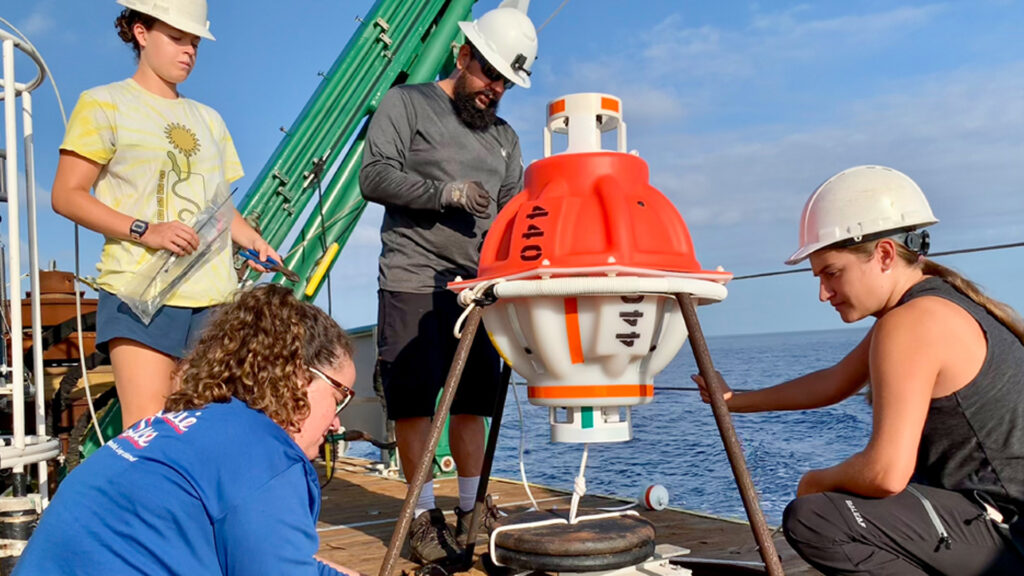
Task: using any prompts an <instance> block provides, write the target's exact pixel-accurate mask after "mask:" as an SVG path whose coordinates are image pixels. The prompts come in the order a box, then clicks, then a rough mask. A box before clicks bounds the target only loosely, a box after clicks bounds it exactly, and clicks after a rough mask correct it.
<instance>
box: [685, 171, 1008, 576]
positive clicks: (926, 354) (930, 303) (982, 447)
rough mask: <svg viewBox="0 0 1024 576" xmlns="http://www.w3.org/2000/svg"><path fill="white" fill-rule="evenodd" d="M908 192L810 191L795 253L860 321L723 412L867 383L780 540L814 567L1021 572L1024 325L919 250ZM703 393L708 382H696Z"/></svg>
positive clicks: (893, 176) (834, 398)
mask: <svg viewBox="0 0 1024 576" xmlns="http://www.w3.org/2000/svg"><path fill="white" fill-rule="evenodd" d="M936 222H937V220H936V218H935V217H934V216H933V215H932V211H931V208H930V207H929V205H928V201H927V199H926V198H925V196H924V194H923V193H922V192H921V189H920V188H919V187H918V186H917V184H915V183H914V182H913V180H911V179H910V178H908V177H907V176H906V175H904V174H902V173H900V172H898V171H896V170H893V169H891V168H885V167H882V166H858V167H855V168H850V169H848V170H844V171H842V172H840V173H838V174H836V175H835V176H833V177H832V178H829V179H828V180H827V181H826V182H825V183H824V184H822V185H821V186H820V187H818V189H817V190H815V191H814V193H813V194H812V195H811V197H810V198H809V199H808V201H807V203H806V205H805V206H804V210H803V214H802V216H801V222H800V247H799V249H798V250H797V251H796V252H795V253H794V254H793V255H792V256H791V257H790V258H789V259H788V260H787V261H786V263H787V264H797V263H799V262H802V261H803V260H804V259H808V258H809V259H810V264H811V269H812V271H813V273H814V276H815V277H817V278H818V280H819V283H820V287H819V299H820V300H821V301H822V302H828V303H829V304H830V305H831V306H832V307H833V308H835V310H836V312H837V313H838V314H839V316H840V317H841V318H842V319H843V321H844V322H847V323H852V322H856V321H858V320H862V319H864V318H867V317H868V316H871V317H874V318H875V323H874V326H873V327H872V328H871V330H870V331H869V332H868V334H867V335H866V336H865V337H864V339H863V340H862V341H861V342H860V344H858V345H857V346H856V347H855V348H854V349H853V350H852V351H851V352H850V353H849V354H847V355H846V357H845V358H843V359H842V360H841V361H840V362H839V363H837V364H836V365H834V366H832V367H830V368H826V369H823V370H819V371H817V372H813V373H810V374H807V375H804V376H801V377H799V378H796V379H794V380H791V381H789V382H785V383H782V384H779V385H776V386H773V387H770V388H765V389H762V390H757V391H752V392H745V393H742V394H740V393H733V392H732V391H731V390H729V389H728V388H727V387H726V388H725V390H726V392H725V394H724V398H725V400H726V404H727V405H728V407H729V409H730V411H733V412H761V411H768V410H806V409H810V408H818V407H822V406H829V405H832V404H835V403H837V402H840V401H842V400H844V399H846V398H848V397H850V396H851V395H853V394H854V393H856V392H857V391H859V390H860V389H861V388H863V387H864V386H865V385H867V384H868V383H869V382H870V384H871V399H872V405H873V406H872V408H873V425H872V431H871V438H870V440H869V441H868V444H867V446H865V447H864V449H863V450H861V451H860V452H858V453H856V454H854V455H853V456H851V457H849V458H847V459H846V460H844V461H843V462H840V463H839V464H836V465H835V466H832V467H830V468H825V469H821V470H810V471H808V472H807V473H805V474H804V476H803V477H802V478H801V480H800V484H799V486H798V487H797V498H796V499H795V500H794V501H793V502H791V503H790V504H789V506H788V507H787V508H786V512H785V514H784V517H783V527H784V529H785V534H786V539H787V540H788V541H789V543H790V544H791V545H792V546H793V548H794V549H796V551H797V552H798V553H799V554H800V555H801V556H802V557H803V558H804V559H805V560H807V562H808V563H810V564H811V565H812V566H814V567H815V568H817V569H818V570H821V571H822V572H823V573H825V574H864V575H869V574H870V575H881V574H887V575H888V574H950V575H957V576H969V575H973V574H1024V547H1022V544H1021V543H1022V542H1024V539H1021V538H1019V537H1015V536H1016V532H1017V530H1018V528H1019V527H1020V526H1021V523H1015V522H1016V521H1017V512H1018V510H1021V511H1024V403H1022V402H1020V398H1021V397H1022V396H1024V324H1022V322H1021V319H1020V316H1019V315H1017V313H1016V312H1014V311H1013V309H1012V308H1010V307H1009V306H1007V305H1005V304H1003V303H1000V302H997V301H995V300H992V299H991V298H988V297H987V296H985V295H984V294H983V293H982V292H981V291H980V290H979V289H978V288H977V286H975V285H974V284H973V283H971V282H970V281H969V280H967V279H965V278H963V277H962V276H960V275H959V274H958V273H956V272H954V271H953V270H950V269H948V268H945V267H943V266H941V265H939V264H936V263H935V262H933V261H931V260H928V259H927V258H925V254H926V253H927V251H928V244H929V240H928V232H927V231H926V230H922V228H924V227H926V226H929V225H931V224H934V223H936ZM694 379H695V380H696V381H697V383H698V384H699V385H700V387H701V395H702V397H703V398H704V400H705V401H708V400H709V398H708V392H707V389H706V387H705V386H704V382H703V380H701V378H700V377H699V376H695V377H694Z"/></svg>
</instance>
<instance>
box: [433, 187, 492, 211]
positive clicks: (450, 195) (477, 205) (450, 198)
mask: <svg viewBox="0 0 1024 576" xmlns="http://www.w3.org/2000/svg"><path fill="white" fill-rule="evenodd" d="M441 206H442V207H443V208H461V209H462V210H465V211H466V212H469V213H470V214H472V215H473V216H476V217H477V218H486V217H487V216H488V208H490V207H491V196H490V194H488V193H487V189H485V188H484V185H483V184H481V183H480V182H478V181H476V180H462V181H459V182H451V183H449V184H446V185H445V187H444V190H442V192H441Z"/></svg>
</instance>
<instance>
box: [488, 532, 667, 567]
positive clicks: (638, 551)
mask: <svg viewBox="0 0 1024 576" xmlns="http://www.w3.org/2000/svg"><path fill="white" fill-rule="evenodd" d="M494 555H495V557H496V558H497V560H498V562H501V563H502V564H503V565H505V566H510V567H512V568H515V569H517V570H536V571H544V572H597V571H603V570H616V569H618V568H625V567H627V566H634V565H636V564H639V563H641V562H643V561H644V560H647V559H648V558H650V557H651V556H653V555H654V541H653V540H652V541H650V542H647V543H646V544H643V545H641V546H639V547H637V548H634V549H633V550H625V551H622V552H616V553H615V554H591V555H587V556H548V555H544V554H529V553H527V552H517V551H515V550H508V549H505V548H500V547H497V546H495V548H494Z"/></svg>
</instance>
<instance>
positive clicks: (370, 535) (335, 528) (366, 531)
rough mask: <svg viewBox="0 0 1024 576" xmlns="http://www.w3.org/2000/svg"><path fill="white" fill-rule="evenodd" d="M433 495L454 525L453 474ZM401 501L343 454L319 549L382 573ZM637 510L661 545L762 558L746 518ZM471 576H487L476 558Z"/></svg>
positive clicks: (791, 560)
mask: <svg viewBox="0 0 1024 576" xmlns="http://www.w3.org/2000/svg"><path fill="white" fill-rule="evenodd" d="M489 489H490V490H489V491H490V493H491V495H492V498H493V499H494V503H495V504H496V505H497V506H498V507H499V509H501V510H502V511H503V512H507V513H515V512H519V511H523V510H526V509H527V508H529V507H530V503H529V499H528V497H527V495H526V491H525V490H524V489H523V487H522V485H521V484H520V483H518V482H513V481H509V480H503V479H491V481H490V484H489ZM530 489H531V491H532V492H533V495H534V497H535V498H536V499H537V500H538V503H539V504H540V505H541V507H543V508H552V507H555V506H557V507H559V508H566V507H568V506H569V501H570V497H571V495H570V494H568V493H566V492H564V491H560V490H556V489H552V488H546V487H542V486H532V485H531V488H530ZM434 493H435V495H436V497H437V504H438V507H440V508H441V509H442V510H445V511H446V515H447V517H448V520H449V522H452V523H454V515H453V514H452V512H451V511H452V510H453V509H454V508H455V506H456V505H457V504H458V483H457V481H456V480H455V479H454V478H442V479H438V480H436V481H435V483H434ZM404 498H405V483H404V482H402V481H400V480H397V479H391V478H384V477H381V476H379V475H376V474H373V473H371V471H370V468H369V462H367V461H364V460H359V459H352V458H342V459H340V460H339V462H338V465H337V467H336V470H335V474H334V478H333V479H332V480H331V482H330V483H329V484H328V485H327V486H326V487H325V488H324V490H323V506H322V509H321V512H320V523H319V524H318V530H319V531H320V552H319V554H320V555H321V556H323V557H324V558H326V559H328V560H330V561H332V562H336V563H338V564H341V565H343V566H347V567H349V568H353V569H355V570H359V571H360V572H363V573H365V574H369V575H371V576H375V575H376V574H378V573H379V572H380V566H381V562H382V561H383V559H384V555H385V554H386V552H387V546H388V544H389V543H390V541H391V534H392V532H393V530H394V527H395V523H396V522H397V519H398V514H399V512H400V510H401V507H402V501H403V499H404ZM622 502H623V501H622V500H620V499H612V498H606V497H598V496H592V495H588V496H586V497H585V498H584V499H583V502H582V505H583V506H584V507H588V508H596V507H608V506H612V507H613V506H617V505H621V504H622ZM638 511H639V512H640V513H641V515H643V516H644V517H645V518H647V519H648V520H650V521H651V522H652V523H653V524H654V525H655V528H656V530H657V542H658V543H659V544H662V543H667V544H675V545H677V546H683V547H685V548H689V549H690V550H691V553H690V555H691V556H695V557H702V558H720V559H729V560H760V557H759V555H758V553H757V549H756V546H755V544H754V538H753V535H752V534H751V531H750V527H749V526H748V525H747V524H746V523H745V522H738V521H732V520H726V519H722V518H716V517H712V516H707V515H703V514H697V513H693V512H688V511H685V510H679V509H666V510H661V511H651V510H643V509H640V510H638ZM774 541H775V545H776V547H777V549H778V552H779V555H780V556H781V557H782V560H783V568H784V569H785V572H786V574H787V575H788V576H814V575H818V574H819V573H818V572H817V571H815V570H813V569H812V568H810V567H809V566H807V564H805V563H804V562H803V561H802V560H800V558H799V557H797V555H796V553H795V552H793V550H792V549H791V548H790V547H789V545H788V544H787V543H786V541H785V539H784V538H783V537H782V535H781V534H776V535H775V537H774ZM485 542H486V537H485V536H483V535H481V536H480V537H479V538H478V546H477V550H478V552H479V551H482V550H483V549H484V543H485ZM406 556H407V553H406V552H405V551H403V557H402V558H400V559H399V561H398V563H397V565H396V573H397V571H400V570H412V569H414V568H415V565H414V564H413V563H411V562H409V561H408V560H407V559H406ZM470 574H473V576H482V574H483V571H482V569H481V567H480V562H479V560H477V562H476V565H475V566H474V568H473V570H471V571H470Z"/></svg>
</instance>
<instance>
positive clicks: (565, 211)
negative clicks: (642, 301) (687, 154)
mask: <svg viewBox="0 0 1024 576" xmlns="http://www.w3.org/2000/svg"><path fill="white" fill-rule="evenodd" d="M598 270H602V271H609V272H620V273H621V272H627V271H628V272H630V273H632V274H639V275H650V274H657V275H659V276H663V275H664V273H666V272H668V273H684V274H686V275H687V276H689V277H704V278H707V279H713V280H722V281H724V280H728V279H729V278H730V275H729V274H727V273H723V272H716V271H707V270H702V269H701V266H700V263H699V262H698V261H697V257H696V254H695V252H694V249H693V242H692V240H691V239H690V232H689V230H688V229H687V227H686V223H685V222H684V221H683V218H682V217H681V216H680V215H679V212H678V211H676V208H675V206H673V205H672V203H671V202H670V201H669V199H668V198H666V197H665V196H664V195H663V194H662V193H661V192H659V191H658V190H657V189H655V188H654V187H653V186H651V185H650V183H649V181H648V169H647V163H646V162H644V161H643V159H641V158H639V157H638V156H634V155H630V154H622V153H618V152H591V153H575V154H560V155H556V156H550V157H548V158H544V159H543V160H538V161H537V162H534V163H533V164H531V165H530V167H529V168H528V169H527V170H526V177H525V189H524V190H523V191H522V192H521V193H520V194H519V195H517V196H516V197H515V198H513V199H512V200H511V201H510V202H509V203H508V204H507V205H506V206H505V208H504V209H503V210H502V211H501V213H500V214H499V215H498V217H497V218H496V219H495V222H494V224H493V226H492V227H491V230H490V231H489V232H488V234H487V238H486V240H485V241H484V245H483V248H482V250H481V254H480V269H479V278H478V279H479V280H486V279H489V278H499V277H501V278H506V279H509V278H524V277H528V276H553V275H566V274H580V273H585V272H586V271H598Z"/></svg>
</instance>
